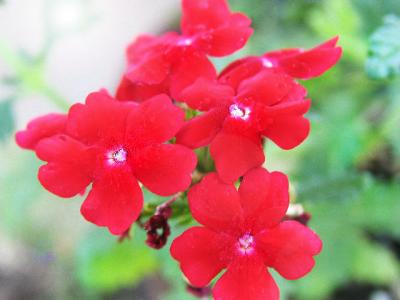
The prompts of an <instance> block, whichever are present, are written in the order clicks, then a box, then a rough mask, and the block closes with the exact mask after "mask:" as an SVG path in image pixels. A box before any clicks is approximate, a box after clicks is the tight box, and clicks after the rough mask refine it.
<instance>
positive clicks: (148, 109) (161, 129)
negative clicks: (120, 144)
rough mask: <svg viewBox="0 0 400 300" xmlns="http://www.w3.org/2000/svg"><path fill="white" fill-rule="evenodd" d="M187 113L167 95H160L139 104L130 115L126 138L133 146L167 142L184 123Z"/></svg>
mask: <svg viewBox="0 0 400 300" xmlns="http://www.w3.org/2000/svg"><path fill="white" fill-rule="evenodd" d="M184 118H185V113H184V112H183V110H182V109H181V108H179V107H177V106H175V105H174V104H173V103H172V101H171V99H170V98H169V97H168V96H167V95H158V96H155V97H153V98H151V99H149V100H147V101H144V102H143V103H141V104H140V105H138V106H137V107H136V108H135V109H134V110H132V111H131V113H130V114H129V116H128V120H127V129H126V139H127V143H128V144H129V145H131V147H133V146H134V147H144V146H147V145H152V144H158V143H163V142H166V141H168V140H170V139H172V138H173V137H174V135H175V134H176V133H177V132H178V131H179V129H181V127H182V125H183V123H184Z"/></svg>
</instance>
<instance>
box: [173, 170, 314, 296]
mask: <svg viewBox="0 0 400 300" xmlns="http://www.w3.org/2000/svg"><path fill="white" fill-rule="evenodd" d="M188 197H189V206H190V210H191V212H192V215H193V217H194V218H195V219H196V220H197V221H198V222H199V223H200V224H202V225H203V226H197V227H192V228H189V229H188V230H186V231H185V232H184V233H183V234H182V235H180V236H179V237H177V238H176V239H175V240H174V241H173V243H172V245H171V254H172V256H173V257H174V258H175V259H176V260H177V261H179V263H180V267H181V269H182V272H183V273H184V275H185V276H186V277H187V278H188V280H189V281H190V283H191V284H192V285H194V286H197V287H202V286H206V285H207V284H209V283H210V281H211V280H212V279H213V278H214V277H216V276H217V275H218V274H219V273H220V272H221V271H222V270H223V269H226V272H225V273H224V274H223V275H222V277H221V278H220V279H218V281H217V282H216V284H215V287H214V288H213V297H214V299H218V300H228V299H229V300H236V299H237V300H246V299H249V300H250V299H251V300H264V299H269V300H278V299H279V290H278V287H277V285H276V283H275V281H274V279H273V278H272V277H271V275H270V273H269V272H268V270H267V268H273V269H275V270H276V271H277V272H278V273H279V274H280V275H281V276H283V277H284V278H286V279H289V280H293V279H298V278H300V277H302V276H304V275H306V274H307V273H308V272H310V271H311V269H312V268H313V266H314V264H315V262H314V259H313V256H315V255H317V254H318V253H319V252H320V251H321V248H322V243H321V240H320V239H319V238H318V236H317V235H316V234H315V233H314V232H312V231H311V230H310V229H308V228H307V227H305V226H303V225H302V224H300V223H299V222H296V221H282V218H283V217H284V216H285V212H286V210H287V208H288V204H289V194H288V180H287V177H286V176H285V175H284V174H282V173H279V172H272V173H269V172H268V171H266V170H265V169H262V168H257V169H254V170H252V171H250V172H248V173H247V174H246V175H245V176H244V178H243V181H242V183H241V185H240V187H239V189H238V190H236V188H235V187H234V185H232V184H226V183H224V182H222V181H221V180H219V178H218V176H217V175H216V174H215V173H211V174H209V175H207V176H206V177H204V179H203V180H202V181H201V183H199V184H197V185H195V186H194V187H192V189H191V190H190V191H189V195H188Z"/></svg>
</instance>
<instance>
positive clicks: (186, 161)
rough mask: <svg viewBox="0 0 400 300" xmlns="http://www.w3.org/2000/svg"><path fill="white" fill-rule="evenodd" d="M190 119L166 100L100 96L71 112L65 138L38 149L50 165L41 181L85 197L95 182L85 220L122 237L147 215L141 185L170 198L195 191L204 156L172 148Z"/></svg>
mask: <svg viewBox="0 0 400 300" xmlns="http://www.w3.org/2000/svg"><path fill="white" fill-rule="evenodd" d="M183 119H184V112H183V111H182V110H181V109H180V108H178V107H176V106H174V105H173V104H172V102H171V100H170V99H169V97H168V96H166V95H159V96H156V97H153V98H151V99H149V100H148V101H147V102H145V103H142V104H136V103H125V102H119V101H115V100H114V99H112V98H111V97H110V96H108V95H107V94H106V93H104V92H98V93H92V94H90V95H89V96H88V97H87V99H86V103H85V104H75V105H73V106H72V107H71V109H70V111H69V113H68V120H67V124H66V131H65V133H64V134H58V135H55V136H53V137H50V138H46V139H42V140H41V141H40V142H39V143H38V144H37V146H36V153H37V156H38V157H39V158H40V159H41V160H44V161H46V162H47V164H46V165H44V166H42V167H41V168H40V170H39V180H40V182H41V184H42V185H43V186H44V187H45V188H46V189H47V190H49V191H50V192H52V193H54V194H56V195H58V196H61V197H73V196H75V195H78V194H79V193H81V192H82V191H84V190H85V189H86V187H88V186H89V185H90V184H92V187H91V189H90V191H89V193H88V195H87V197H86V200H85V201H84V202H83V204H82V207H81V213H82V215H83V216H84V217H85V218H86V219H87V220H88V221H90V222H93V223H95V224H97V225H98V226H106V227H108V229H109V230H110V231H111V233H113V234H122V233H123V232H124V231H126V230H127V229H128V228H129V226H130V225H131V224H132V223H133V222H134V221H135V220H136V219H137V218H138V216H139V214H140V213H141V209H142V205H143V194H142V191H141V188H140V186H139V181H140V182H141V183H142V184H143V185H144V186H145V187H146V188H148V189H149V190H150V191H152V192H154V193H156V194H159V195H162V196H168V195H172V194H175V193H177V192H179V191H183V190H185V189H186V188H188V187H189V185H190V183H191V173H192V171H193V169H194V168H195V166H196V162H197V159H196V155H195V154H194V152H193V151H191V150H189V149H188V148H186V147H184V146H181V145H174V144H168V143H165V142H166V141H168V140H170V139H171V138H173V137H174V135H175V134H176V132H177V131H178V130H179V129H180V127H181V126H182V124H183Z"/></svg>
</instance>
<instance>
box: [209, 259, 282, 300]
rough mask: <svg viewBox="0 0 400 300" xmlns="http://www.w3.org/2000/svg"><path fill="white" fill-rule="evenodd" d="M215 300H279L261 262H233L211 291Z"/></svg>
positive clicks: (276, 288)
mask: <svg viewBox="0 0 400 300" xmlns="http://www.w3.org/2000/svg"><path fill="white" fill-rule="evenodd" d="M213 297H214V299H215V300H225V299H229V300H266V299H268V300H279V289H278V286H277V285H276V283H275V281H274V279H273V278H272V276H271V275H270V274H269V272H268V271H267V268H266V267H265V265H264V263H263V261H262V260H260V259H258V258H257V257H247V256H244V257H242V258H240V259H237V260H235V261H234V262H233V263H232V264H231V265H230V266H229V267H228V270H227V271H226V273H225V274H224V275H222V277H221V278H220V279H219V280H218V281H217V283H216V284H215V287H214V289H213Z"/></svg>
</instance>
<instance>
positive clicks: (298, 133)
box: [262, 116, 310, 150]
mask: <svg viewBox="0 0 400 300" xmlns="http://www.w3.org/2000/svg"><path fill="white" fill-rule="evenodd" d="M309 133H310V122H309V121H308V120H307V119H306V118H304V117H301V116H282V117H278V118H276V119H275V120H274V121H273V123H272V124H271V125H270V126H269V127H268V128H267V129H266V130H264V131H263V132H262V134H263V135H265V136H266V137H268V138H269V139H271V140H272V141H273V142H274V143H275V144H277V145H278V146H279V147H281V148H282V149H285V150H289V149H292V148H294V147H296V146H298V145H300V144H301V143H302V142H303V141H304V140H305V139H306V138H307V136H308V134H309Z"/></svg>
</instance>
